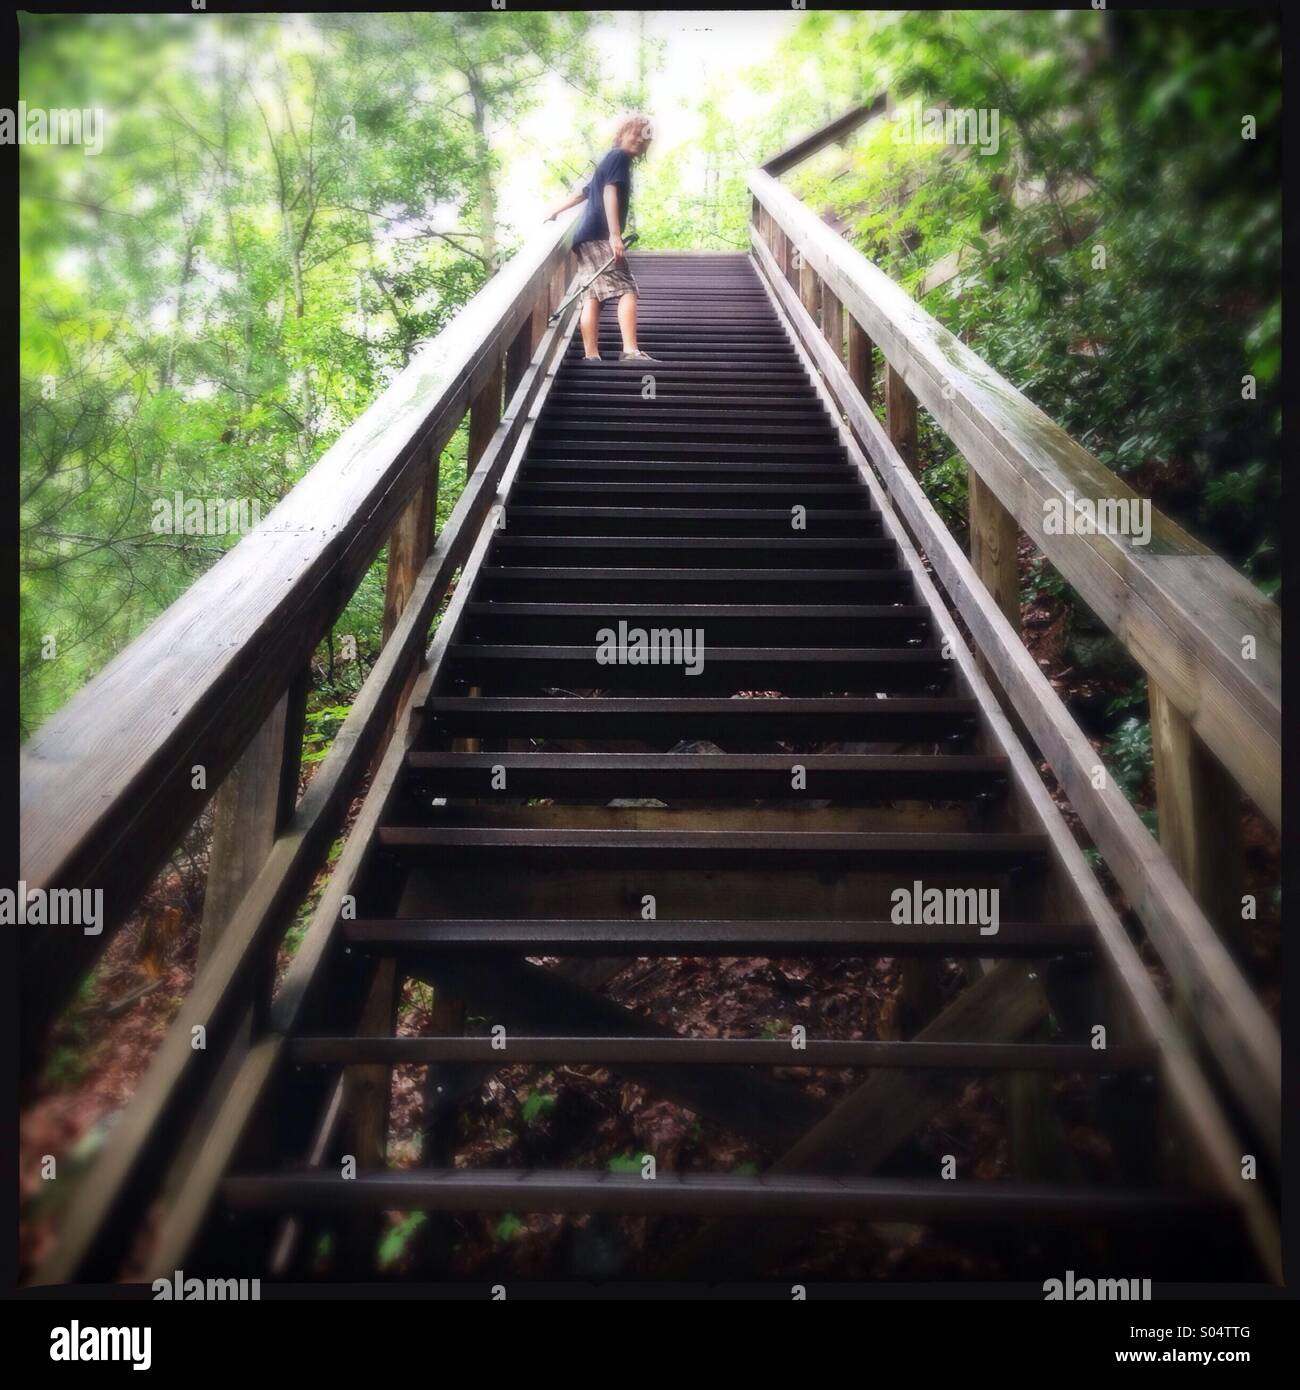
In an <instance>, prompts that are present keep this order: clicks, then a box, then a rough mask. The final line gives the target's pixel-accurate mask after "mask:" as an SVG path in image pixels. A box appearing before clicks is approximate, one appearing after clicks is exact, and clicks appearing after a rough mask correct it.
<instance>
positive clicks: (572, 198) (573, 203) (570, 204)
mask: <svg viewBox="0 0 1300 1390" xmlns="http://www.w3.org/2000/svg"><path fill="white" fill-rule="evenodd" d="M586 199H587V190H586V189H585V188H583V189H581V190H580V191H579V192H577V193H571V194H570V195H569V196H568V197H567V198H565V199H564V200H563V201H562V202H558V203H556V205H555V206H554V207H553V208H552V209H551V210H550V212H548V213H547V214H546V221H547V222H553V221H554V220H555V219H556V218H557V217H558V216H559V215H560V214H561V213H562V212H568V210H569V209H570V208H576V207H577V206H578V204H579V203H583V202H586Z"/></svg>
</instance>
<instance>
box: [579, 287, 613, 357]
mask: <svg viewBox="0 0 1300 1390" xmlns="http://www.w3.org/2000/svg"><path fill="white" fill-rule="evenodd" d="M621 312H622V310H621V308H620V314H621ZM582 350H583V352H584V353H585V354H586V356H588V357H599V356H600V300H599V299H597V298H596V297H595V296H594V295H588V296H587V298H586V299H585V300H584V301H583V304H582Z"/></svg>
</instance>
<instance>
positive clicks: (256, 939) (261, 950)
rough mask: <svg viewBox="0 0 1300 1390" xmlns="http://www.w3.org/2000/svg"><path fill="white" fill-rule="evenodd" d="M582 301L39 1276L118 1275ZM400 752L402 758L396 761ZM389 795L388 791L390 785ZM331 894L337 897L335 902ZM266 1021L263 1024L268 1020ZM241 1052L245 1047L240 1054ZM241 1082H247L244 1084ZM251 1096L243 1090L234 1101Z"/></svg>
mask: <svg viewBox="0 0 1300 1390" xmlns="http://www.w3.org/2000/svg"><path fill="white" fill-rule="evenodd" d="M549 308H550V302H549V300H547V299H546V298H543V300H542V301H541V308H540V313H539V314H538V315H537V316H536V317H535V319H534V324H535V325H536V326H538V327H539V328H540V326H541V324H542V323H543V321H544V319H545V316H546V313H547V312H548V311H549ZM573 321H574V314H573V311H572V310H570V311H569V312H567V313H566V314H565V315H564V316H563V317H562V318H561V320H560V321H559V322H558V323H556V324H555V325H554V326H552V327H551V328H550V329H549V330H546V331H544V332H542V333H541V335H540V338H539V341H538V344H537V347H536V353H535V356H534V358H533V360H532V362H531V364H530V365H529V366H528V368H527V369H526V370H525V371H524V372H523V375H522V377H521V379H520V380H519V382H518V383H517V384H516V386H517V389H516V390H515V392H514V394H513V396H512V397H511V400H510V404H509V408H508V409H507V411H506V413H505V414H504V415H503V417H502V419H501V421H500V422H499V424H498V426H497V429H496V431H495V433H494V434H493V436H492V438H491V439H490V441H489V442H488V444H487V446H486V448H485V451H484V454H483V457H482V458H481V460H480V461H479V466H478V467H477V468H476V469H475V470H474V472H473V473H472V474H471V475H470V477H469V479H468V481H467V482H466V484H465V489H464V491H463V492H462V493H461V495H460V498H459V499H458V500H457V502H456V506H455V508H454V509H453V511H452V514H451V516H450V518H449V519H448V522H447V526H446V528H445V529H444V531H443V532H442V534H441V535H439V536H438V538H437V541H436V543H435V544H434V546H433V548H432V551H431V553H430V554H429V556H428V558H427V560H426V561H425V563H424V564H423V566H422V567H421V569H420V571H419V573H418V576H417V578H416V580H415V583H414V585H413V587H412V590H411V593H410V595H409V596H408V599H407V602H406V604H405V606H404V607H403V610H402V612H401V614H400V616H399V617H398V618H397V620H396V622H395V624H394V627H393V630H392V632H391V633H390V635H389V639H388V641H387V642H386V643H385V645H384V649H383V651H382V652H381V653H380V656H379V659H378V661H376V663H375V665H374V667H373V668H372V669H371V671H370V674H369V675H368V676H367V678H366V681H365V683H364V685H363V686H362V687H361V690H360V691H359V692H358V694H357V697H356V700H355V701H354V702H353V705H352V708H351V710H350V711H349V713H348V717H347V719H346V720H345V721H344V723H343V726H342V728H341V729H340V730H339V732H338V734H337V735H336V737H335V739H334V741H333V743H332V744H331V746H330V750H329V753H328V755H327V756H326V758H325V760H324V762H323V763H322V764H321V766H320V767H319V768H318V770H317V772H316V775H315V777H314V778H313V779H312V781H311V784H310V785H309V786H308V788H307V790H306V792H305V793H304V795H303V798H302V800H301V801H300V802H299V804H298V806H297V808H296V809H295V811H294V813H293V815H292V817H291V818H290V820H289V823H288V824H287V826H286V827H285V828H284V831H283V833H282V834H281V835H280V836H279V838H278V839H277V840H276V842H275V844H274V846H273V848H272V850H271V853H270V855H269V856H268V858H267V860H266V863H265V865H264V866H263V868H262V870H261V872H260V873H259V874H258V875H257V877H256V879H255V880H254V882H253V883H252V885H251V887H250V888H249V890H248V892H247V894H246V895H245V896H244V898H243V899H242V901H241V902H240V904H239V906H238V908H237V910H236V912H235V913H234V916H233V918H232V920H231V921H230V923H229V924H228V926H227V927H226V929H225V931H224V932H223V933H222V936H221V939H220V941H219V942H218V943H217V945H216V948H215V950H214V952H213V955H212V958H211V959H210V961H209V962H208V964H207V965H206V967H205V968H204V970H203V971H202V972H200V974H199V975H198V977H197V978H196V979H195V982H194V986H193V988H192V989H191V991H190V993H189V995H188V997H187V998H186V1000H185V1002H184V1004H183V1005H182V1006H181V1010H180V1013H179V1014H178V1016H177V1017H176V1019H175V1020H174V1022H173V1023H172V1025H171V1027H170V1028H169V1029H168V1031H167V1034H166V1035H165V1036H164V1038H163V1040H162V1043H161V1045H160V1047H159V1049H158V1052H157V1054H156V1055H155V1056H154V1058H153V1060H152V1062H151V1064H150V1067H149V1069H148V1071H147V1072H146V1073H145V1075H144V1078H143V1079H142V1081H141V1082H140V1084H139V1086H138V1087H137V1088H136V1091H135V1093H134V1095H133V1096H132V1098H131V1102H130V1104H129V1105H128V1106H127V1108H126V1111H125V1113H124V1114H123V1116H122V1118H121V1121H120V1122H119V1123H118V1124H117V1125H116V1126H115V1127H114V1129H113V1132H112V1134H111V1135H110V1136H109V1138H108V1140H107V1142H106V1144H105V1147H104V1151H103V1153H102V1154H101V1155H100V1156H99V1158H98V1160H97V1163H96V1167H95V1170H94V1174H93V1177H94V1181H93V1182H87V1183H85V1184H83V1185H82V1186H81V1187H79V1189H78V1191H77V1192H76V1194H75V1196H74V1198H73V1201H72V1204H71V1206H70V1207H69V1210H68V1213H67V1215H66V1217H65V1219H64V1220H63V1222H62V1223H61V1228H60V1233H59V1242H58V1246H57V1248H56V1249H55V1250H54V1251H53V1252H52V1254H51V1255H50V1257H49V1258H47V1259H46V1260H45V1262H44V1263H43V1265H42V1267H41V1269H40V1270H39V1271H38V1274H37V1279H36V1282H38V1283H67V1282H76V1281H79V1280H88V1279H111V1278H112V1277H113V1275H114V1273H115V1271H116V1269H117V1267H118V1265H119V1264H120V1261H121V1259H122V1257H123V1254H124V1252H125V1250H126V1249H127V1248H128V1247H129V1242H130V1240H131V1238H132V1233H133V1231H134V1229H135V1225H136V1222H137V1221H138V1214H139V1212H140V1210H142V1209H143V1208H144V1207H145V1206H147V1204H148V1202H149V1201H150V1200H151V1199H152V1196H153V1194H154V1193H155V1191H156V1187H157V1184H158V1183H159V1182H160V1180H161V1178H162V1175H163V1174H164V1173H165V1172H166V1170H167V1169H168V1167H169V1165H172V1164H174V1163H176V1162H177V1161H178V1160H177V1154H178V1152H179V1151H180V1150H181V1145H182V1140H183V1139H184V1137H185V1134H186V1131H187V1128H188V1127H189V1126H190V1125H191V1123H192V1122H193V1119H194V1116H195V1114H196V1113H197V1111H198V1109H199V1106H200V1104H201V1103H202V1102H203V1100H204V1099H205V1097H207V1096H208V1095H209V1094H210V1092H211V1088H212V1087H213V1085H214V1084H216V1078H218V1077H220V1076H221V1075H222V1067H221V1066H220V1065H218V1064H217V1061H216V1060H214V1059H218V1060H219V1059H221V1058H223V1057H226V1056H228V1055H230V1053H231V1051H232V1049H234V1048H236V1047H237V1046H238V1035H239V1028H240V1024H241V1020H242V1019H243V1017H244V1016H245V1014H246V1011H247V1008H248V1001H249V998H250V995H251V994H252V993H253V991H254V990H255V988H256V977H257V972H258V969H259V964H260V963H261V962H262V961H264V960H265V959H266V958H267V955H268V947H271V946H274V945H275V943H276V942H277V941H278V940H279V938H280V936H281V935H282V934H283V932H284V929H285V926H286V924H287V923H288V922H290V921H292V919H293V913H294V909H295V908H296V907H297V905H298V904H299V903H300V902H301V901H302V899H303V897H304V896H305V894H306V893H307V891H308V890H309V889H310V887H311V885H312V883H313V881H314V880H315V878H316V876H317V874H318V872H319V870H320V868H321V866H322V865H323V864H324V862H325V859H326V856H327V854H328V852H329V849H330V846H331V844H332V843H333V841H334V839H335V837H336V836H337V835H338V833H339V829H340V826H341V825H342V823H343V821H344V819H345V817H346V815H347V811H348V807H349V806H350V804H351V802H352V799H353V797H354V796H355V795H356V793H357V789H358V786H359V785H360V783H361V780H362V778H363V777H364V775H365V772H366V769H367V767H369V766H371V765H372V763H373V762H374V760H375V756H376V754H377V753H382V752H383V744H382V735H383V733H384V731H385V729H387V728H391V727H392V714H393V711H394V710H395V709H396V707H397V705H398V703H399V701H400V699H401V697H402V693H403V689H404V684H405V673H406V672H408V671H410V670H411V669H412V666H413V660H414V659H415V658H417V657H418V656H419V655H420V654H421V653H423V656H424V661H425V668H424V670H423V671H422V672H421V674H420V676H419V678H418V680H417V682H416V689H421V688H424V687H427V686H428V684H429V682H430V679H431V676H432V674H433V672H434V670H435V669H436V662H437V660H438V658H439V654H440V653H442V652H445V649H446V646H447V645H448V641H449V632H450V628H449V627H448V626H446V625H445V624H444V625H440V626H439V629H438V633H437V635H435V637H434V638H433V641H432V644H430V645H427V646H426V643H427V634H428V631H429V626H430V623H431V622H432V620H433V618H434V616H435V615H436V614H437V613H438V611H439V609H440V608H441V607H442V604H443V602H444V601H445V599H446V596H447V593H448V591H449V590H450V587H451V583H452V580H453V578H454V577H455V575H456V574H457V572H459V571H462V570H464V569H466V568H467V567H469V566H470V565H471V564H472V563H474V557H475V556H479V557H480V558H481V554H482V552H483V551H484V549H485V548H486V542H487V538H488V537H489V536H490V531H489V530H488V527H489V526H490V524H491V514H492V509H493V507H494V505H496V503H497V500H498V497H499V496H500V491H499V490H500V488H501V487H502V479H503V477H504V476H505V475H506V473H507V470H508V469H509V468H510V467H511V466H512V465H513V466H517V463H518V459H519V457H520V454H521V453H522V450H523V447H524V444H523V442H522V441H524V440H526V438H527V437H529V435H530V433H531V430H532V429H533V428H535V425H536V420H537V416H538V413H539V409H540V406H539V401H540V399H541V397H542V395H543V394H544V392H545V390H546V389H547V387H548V385H549V383H550V382H551V381H552V380H553V378H554V374H555V371H556V370H557V364H558V362H559V361H560V360H561V358H562V355H563V350H564V347H565V346H566V344H567V342H568V339H569V336H570V334H571V332H572V328H573ZM467 592H468V586H465V587H464V588H463V589H461V588H458V590H457V596H453V598H452V600H451V606H450V607H449V609H448V614H449V615H451V616H453V617H454V613H455V607H456V604H457V603H458V602H459V603H463V602H464V601H465V595H466V594H467ZM409 733H410V731H409V729H408V728H406V727H405V726H403V727H401V728H399V729H398V730H397V732H396V734H395V735H394V737H393V738H392V739H391V740H390V741H389V743H388V746H387V747H388V751H387V754H386V755H385V756H384V760H383V762H381V764H380V767H379V769H378V770H377V771H376V772H375V774H374V776H373V777H372V779H371V783H370V787H371V790H372V791H373V789H374V788H375V786H376V785H377V784H378V783H379V782H380V781H381V780H382V778H383V776H384V775H385V773H384V769H385V768H386V767H387V768H389V769H390V771H391V767H392V766H394V765H400V764H401V761H402V759H403V757H404V755H405V748H406V743H407V739H408V737H409ZM394 760H395V763H394ZM380 800H381V802H382V798H380ZM367 842H368V837H367V836H366V835H365V834H364V833H363V834H361V835H359V836H358V834H357V833H356V831H355V830H354V831H353V833H352V835H351V836H350V837H349V840H348V844H347V846H345V848H344V852H343V854H342V856H341V857H340V860H339V862H338V864H337V865H335V866H334V868H333V870H332V872H331V878H330V882H329V885H328V887H327V891H326V893H325V894H324V897H323V899H322V904H318V905H317V908H316V910H315V912H314V914H313V917H312V928H311V930H310V931H309V933H308V936H307V940H306V941H305V942H304V945H303V947H302V948H301V949H300V951H299V953H298V955H297V956H296V957H295V964H294V966H293V968H291V970H290V972H289V976H288V978H287V979H286V982H285V986H284V989H282V990H281V992H280V994H279V996H278V997H277V1000H276V1003H275V1011H274V1012H272V1013H271V1014H270V1015H269V1016H268V1017H267V1018H266V1020H265V1024H266V1029H269V1031H270V1033H271V1036H270V1037H269V1038H266V1039H264V1040H263V1041H262V1042H261V1043H259V1044H257V1045H256V1046H255V1047H254V1048H253V1050H252V1051H251V1052H250V1053H249V1054H248V1055H247V1056H246V1057H245V1059H244V1060H245V1063H246V1064H250V1065H252V1066H253V1067H254V1069H256V1068H258V1067H260V1066H261V1064H262V1061H263V1060H264V1059H266V1058H268V1057H274V1056H277V1055H278V1039H277V1037H276V1032H277V1024H280V1023H282V1022H283V1018H282V1016H283V1012H284V1010H285V1009H286V1008H288V1007H290V1005H289V1003H288V1002H287V1001H289V1000H300V997H301V990H300V987H299V983H298V982H299V981H300V979H301V977H302V960H303V958H304V953H306V954H307V955H310V954H311V953H312V952H313V951H316V950H317V949H318V948H320V949H323V943H324V942H325V941H327V940H328V939H329V937H330V935H331V933H332V930H333V927H334V924H335V922H336V920H337V917H338V911H339V909H338V899H339V898H340V896H341V894H343V893H345V892H348V891H350V890H351V884H352V879H351V877H350V872H349V866H350V865H351V864H352V863H353V862H354V860H355V859H356V858H357V857H358V856H359V855H360V854H361V852H362V851H363V850H364V848H365V846H366V844H367ZM331 905H332V906H331ZM197 1026H202V1027H203V1028H204V1029H205V1030H206V1035H207V1036H206V1043H207V1046H206V1048H205V1050H203V1051H201V1052H196V1051H195V1050H194V1048H193V1046H192V1034H193V1029H194V1028H195V1027H197ZM264 1031H265V1030H264ZM236 1060H238V1059H236ZM234 1089H235V1090H236V1092H237V1091H238V1088H234ZM240 1099H243V1100H244V1101H247V1100H248V1097H247V1096H242V1097H241V1096H240V1095H238V1094H236V1096H235V1098H234V1100H233V1101H232V1102H230V1103H238V1101H239V1100H240ZM237 1137H238V1136H237V1133H225V1134H219V1136H218V1139H217V1140H216V1141H213V1142H212V1143H208V1144H205V1146H204V1148H205V1155H204V1156H205V1160H206V1161H210V1159H211V1156H212V1151H213V1149H214V1147H215V1145H216V1143H218V1142H219V1143H229V1142H234V1141H235V1139H236V1138H237Z"/></svg>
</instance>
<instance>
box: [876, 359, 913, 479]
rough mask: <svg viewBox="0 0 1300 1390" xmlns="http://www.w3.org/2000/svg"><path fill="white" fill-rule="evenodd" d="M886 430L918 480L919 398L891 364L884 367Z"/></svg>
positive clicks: (888, 363)
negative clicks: (917, 422)
mask: <svg viewBox="0 0 1300 1390" xmlns="http://www.w3.org/2000/svg"><path fill="white" fill-rule="evenodd" d="M885 429H886V431H887V433H888V434H889V441H890V443H891V444H892V445H893V446H894V448H895V449H897V450H898V453H899V457H900V458H901V459H902V460H903V462H904V463H905V464H907V466H908V468H910V469H911V470H912V472H913V474H915V475H916V477H918V478H919V477H920V476H921V460H920V455H919V454H918V452H917V446H916V397H915V396H914V395H913V394H912V392H911V390H910V389H909V388H908V385H907V383H906V382H905V381H904V380H903V378H902V375H901V374H900V373H899V372H897V371H895V370H894V367H893V364H892V363H890V362H886V363H885Z"/></svg>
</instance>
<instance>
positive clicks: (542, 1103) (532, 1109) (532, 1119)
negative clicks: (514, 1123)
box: [521, 1091, 556, 1125]
mask: <svg viewBox="0 0 1300 1390" xmlns="http://www.w3.org/2000/svg"><path fill="white" fill-rule="evenodd" d="M555 1099H556V1098H555V1097H554V1096H552V1095H546V1094H544V1093H543V1092H541V1091H534V1092H533V1093H532V1094H531V1095H530V1096H529V1097H528V1099H527V1100H526V1101H524V1103H523V1106H522V1107H521V1113H522V1115H523V1117H524V1123H525V1124H529V1125H532V1124H536V1123H537V1121H538V1120H539V1119H541V1118H542V1117H543V1116H544V1115H549V1114H550V1113H551V1111H552V1110H554V1109H555Z"/></svg>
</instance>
